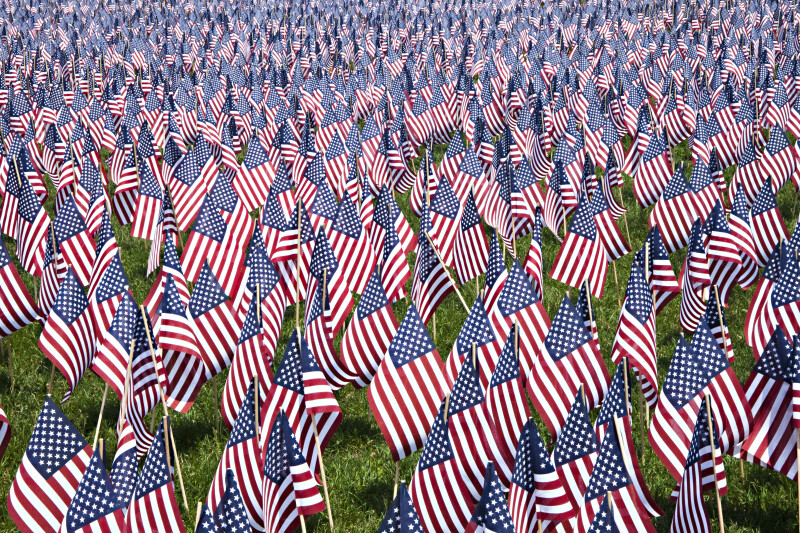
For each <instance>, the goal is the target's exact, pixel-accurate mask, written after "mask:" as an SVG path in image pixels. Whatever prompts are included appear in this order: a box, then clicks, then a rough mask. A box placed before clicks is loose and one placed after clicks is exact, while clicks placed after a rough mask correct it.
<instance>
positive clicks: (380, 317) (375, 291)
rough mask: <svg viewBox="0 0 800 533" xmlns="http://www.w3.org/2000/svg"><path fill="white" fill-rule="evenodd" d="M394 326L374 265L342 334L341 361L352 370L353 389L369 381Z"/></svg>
mask: <svg viewBox="0 0 800 533" xmlns="http://www.w3.org/2000/svg"><path fill="white" fill-rule="evenodd" d="M397 328H398V324H397V318H395V315H394V311H393V310H392V306H391V303H390V302H389V299H388V297H387V296H386V291H384V289H383V282H382V281H381V275H380V270H379V268H375V270H374V271H373V273H372V275H371V276H370V279H369V282H368V283H367V286H366V288H365V289H364V293H363V294H362V295H361V299H360V300H359V302H358V305H357V306H356V308H355V312H354V313H353V318H351V319H350V324H349V325H348V326H347V329H346V330H345V332H344V337H342V344H341V351H342V361H343V362H344V365H345V366H346V367H347V368H349V369H350V370H351V371H353V372H354V373H355V375H356V379H355V381H354V382H353V383H354V385H355V387H356V388H362V387H366V386H367V385H369V384H370V383H371V382H372V380H373V378H374V377H375V373H376V372H377V371H378V368H380V366H381V361H382V360H383V357H384V355H385V354H386V352H387V350H388V348H389V346H390V344H391V342H392V339H394V336H395V334H396V333H397Z"/></svg>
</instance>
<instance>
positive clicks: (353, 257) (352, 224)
mask: <svg viewBox="0 0 800 533" xmlns="http://www.w3.org/2000/svg"><path fill="white" fill-rule="evenodd" d="M327 237H328V241H329V242H330V246H331V249H332V250H333V254H334V255H335V256H336V260H337V261H338V262H339V265H341V267H342V268H341V276H342V278H343V280H344V282H345V283H346V285H347V287H349V289H350V290H351V291H353V292H355V293H358V294H362V293H363V292H364V290H365V289H366V287H367V283H368V282H369V279H370V277H371V276H372V271H373V270H375V266H376V265H377V262H378V258H377V257H376V255H375V251H374V250H373V248H372V246H371V245H370V240H369V237H368V236H367V232H366V230H365V229H364V227H363V225H362V223H361V219H360V218H359V216H358V212H357V211H356V207H355V205H353V202H351V201H350V200H349V198H344V199H343V200H342V201H341V202H340V203H339V208H338V211H337V212H336V218H335V219H334V220H333V222H332V223H331V224H330V226H329V227H328V231H327ZM312 260H313V258H312ZM329 274H330V275H331V276H332V275H333V273H332V272H331V273H329Z"/></svg>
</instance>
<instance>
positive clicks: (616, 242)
mask: <svg viewBox="0 0 800 533" xmlns="http://www.w3.org/2000/svg"><path fill="white" fill-rule="evenodd" d="M589 206H590V207H591V210H592V216H593V217H594V222H595V225H596V226H597V234H598V236H599V237H600V242H602V243H603V248H605V251H606V256H607V257H608V260H609V261H614V260H616V259H619V258H620V257H622V256H624V255H627V254H629V253H630V252H631V248H630V245H629V244H628V242H627V241H626V240H625V237H623V236H622V232H621V231H620V230H619V227H618V226H617V223H616V219H615V218H614V216H613V213H612V211H611V207H610V206H609V204H608V201H607V200H606V195H605V192H604V191H603V189H601V188H597V189H596V190H595V192H594V194H593V195H592V199H591V201H590V202H589Z"/></svg>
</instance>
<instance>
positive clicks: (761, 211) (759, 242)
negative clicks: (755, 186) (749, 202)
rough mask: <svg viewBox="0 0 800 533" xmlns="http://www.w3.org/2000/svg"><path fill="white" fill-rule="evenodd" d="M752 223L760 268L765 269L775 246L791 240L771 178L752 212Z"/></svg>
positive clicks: (763, 188)
mask: <svg viewBox="0 0 800 533" xmlns="http://www.w3.org/2000/svg"><path fill="white" fill-rule="evenodd" d="M750 223H751V227H752V229H753V241H754V243H755V245H756V255H757V258H758V266H760V267H763V266H764V265H766V263H767V260H768V259H769V255H770V253H772V250H774V249H775V246H777V245H778V243H779V242H781V241H782V240H783V239H788V238H789V234H788V233H787V232H786V226H785V225H784V223H783V217H782V216H781V212H780V210H779V209H778V204H777V202H776V201H775V193H774V192H773V189H772V186H771V185H770V180H769V178H767V179H766V180H765V181H764V185H762V186H761V190H760V191H759V192H758V196H757V197H756V200H755V202H754V203H753V207H752V209H751V210H750Z"/></svg>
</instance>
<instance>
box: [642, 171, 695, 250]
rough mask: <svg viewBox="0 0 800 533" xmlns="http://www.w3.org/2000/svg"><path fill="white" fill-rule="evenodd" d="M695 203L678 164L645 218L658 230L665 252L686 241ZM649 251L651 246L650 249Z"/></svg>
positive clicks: (678, 248)
mask: <svg viewBox="0 0 800 533" xmlns="http://www.w3.org/2000/svg"><path fill="white" fill-rule="evenodd" d="M695 204H696V202H695V195H694V191H692V189H691V188H690V187H689V184H688V183H687V181H686V176H685V175H684V174H683V166H681V167H680V168H678V169H677V170H676V171H675V173H674V174H673V175H672V177H671V178H670V180H669V182H668V183H667V187H666V188H665V189H664V192H663V193H662V194H661V197H660V198H659V199H658V202H657V203H656V205H655V207H654V208H653V210H652V211H651V212H650V215H649V217H648V219H647V221H648V223H649V224H650V227H651V228H652V229H653V230H657V231H658V232H659V237H660V238H661V242H662V246H664V247H665V248H666V250H667V252H669V253H673V252H676V251H678V250H680V249H681V248H685V247H686V246H687V245H688V244H689V234H690V232H691V229H692V224H693V223H694V221H695V219H697V216H698V215H697V208H696V207H695ZM653 251H654V250H652V249H651V250H650V253H651V254H652V253H653Z"/></svg>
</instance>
